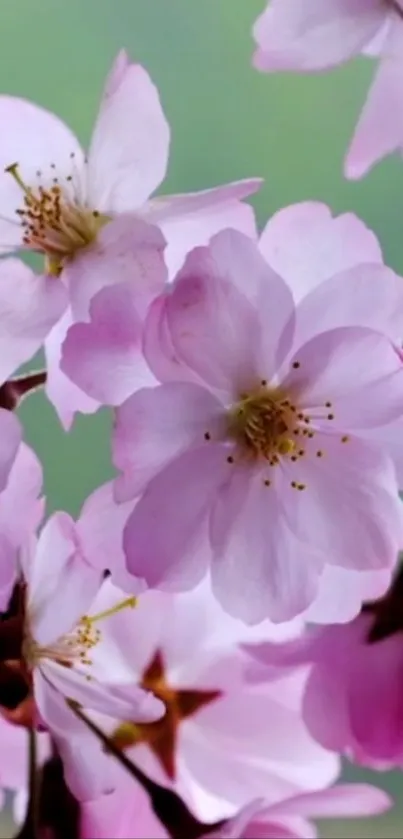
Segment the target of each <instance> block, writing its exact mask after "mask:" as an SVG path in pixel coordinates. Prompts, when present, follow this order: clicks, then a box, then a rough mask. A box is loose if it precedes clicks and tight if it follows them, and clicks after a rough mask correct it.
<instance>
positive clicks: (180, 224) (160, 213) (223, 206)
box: [143, 178, 262, 277]
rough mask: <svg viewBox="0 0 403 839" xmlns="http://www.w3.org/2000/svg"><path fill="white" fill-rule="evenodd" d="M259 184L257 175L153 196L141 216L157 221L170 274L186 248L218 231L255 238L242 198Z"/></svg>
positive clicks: (249, 209)
mask: <svg viewBox="0 0 403 839" xmlns="http://www.w3.org/2000/svg"><path fill="white" fill-rule="evenodd" d="M261 184H262V181H261V180H260V179H258V178H255V179H252V180H247V181H238V182H235V183H232V184H227V185H225V186H219V187H215V188H213V189H206V190H203V191H202V192H190V193H188V194H186V193H185V194H183V195H171V196H167V197H161V198H154V199H152V200H151V201H150V202H149V203H148V204H147V205H146V206H145V208H144V210H143V214H144V217H145V218H146V219H147V220H148V221H150V222H153V223H154V224H158V225H159V226H160V227H161V230H162V231H163V233H164V236H165V238H166V240H167V243H168V246H167V250H166V253H165V259H166V264H167V267H168V271H169V276H170V277H174V276H175V274H176V273H177V271H179V269H180V268H182V265H183V262H184V260H185V257H186V255H187V254H188V253H189V251H191V250H192V249H193V248H195V247H197V246H200V245H208V243H209V240H210V238H211V237H212V236H214V234H216V233H218V232H219V231H220V230H224V229H226V228H231V229H234V230H239V231H241V233H245V234H246V235H247V236H250V237H251V238H253V239H255V238H256V235H257V231H256V222H255V216H254V212H253V209H252V207H250V206H249V204H244V203H242V199H243V198H247V197H248V196H249V195H251V194H252V193H254V192H256V190H257V189H259V188H260V186H261Z"/></svg>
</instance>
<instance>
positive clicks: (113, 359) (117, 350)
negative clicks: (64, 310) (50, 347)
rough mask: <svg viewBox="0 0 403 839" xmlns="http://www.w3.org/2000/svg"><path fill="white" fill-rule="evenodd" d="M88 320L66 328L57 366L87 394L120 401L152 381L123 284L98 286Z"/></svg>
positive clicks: (128, 291)
mask: <svg viewBox="0 0 403 839" xmlns="http://www.w3.org/2000/svg"><path fill="white" fill-rule="evenodd" d="M90 319H91V320H90V323H77V324H75V325H73V326H72V327H70V329H69V331H68V333H67V337H66V339H65V341H64V344H63V348H62V359H61V365H60V366H61V369H62V371H63V372H64V373H65V374H66V375H67V376H68V377H69V378H70V379H71V380H72V381H73V382H74V383H75V384H76V385H78V387H79V388H81V390H83V391H84V392H85V393H86V394H87V395H88V396H90V397H91V398H92V399H95V400H97V401H98V402H100V403H101V404H104V405H120V404H121V403H122V402H124V401H125V399H127V398H128V397H129V396H130V395H131V394H132V393H134V391H135V390H137V389H138V388H139V387H144V386H146V385H147V384H152V383H153V382H154V376H153V375H152V373H151V371H150V369H149V367H148V365H147V363H146V361H145V359H144V356H143V353H142V334H143V329H142V322H141V319H140V317H139V314H138V312H137V310H136V307H135V295H133V290H132V289H131V288H130V287H129V286H128V284H120V285H116V286H114V287H110V286H107V287H106V288H103V289H102V290H101V291H100V292H98V294H97V295H96V296H95V297H94V298H93V300H92V302H91V304H90Z"/></svg>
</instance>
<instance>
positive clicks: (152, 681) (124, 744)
mask: <svg viewBox="0 0 403 839" xmlns="http://www.w3.org/2000/svg"><path fill="white" fill-rule="evenodd" d="M141 685H142V687H143V688H144V689H145V690H151V691H152V692H153V693H154V695H155V696H157V697H158V698H159V699H161V700H162V702H164V704H165V708H166V711H165V715H164V716H163V717H162V719H160V720H157V721H156V722H152V723H137V724H136V723H132V722H123V723H121V724H120V725H119V726H118V728H117V729H116V730H115V732H114V733H113V736H112V739H113V742H114V744H115V746H117V747H118V748H120V749H122V750H124V749H128V748H130V747H132V746H136V745H139V744H140V743H143V744H147V745H148V746H149V748H150V749H151V751H152V752H153V754H154V755H155V757H156V758H157V760H158V761H159V763H160V764H161V766H162V767H163V769H164V770H165V772H166V773H167V775H168V777H169V778H171V779H174V778H175V777H176V747H177V737H178V729H179V727H180V725H181V723H182V722H183V720H186V719H189V717H192V716H193V715H194V714H197V712H198V711H199V710H201V709H202V708H204V707H206V706H207V705H209V704H210V703H211V702H214V701H215V700H216V699H219V698H220V697H221V695H222V694H221V691H219V690H202V689H199V688H198V689H195V690H192V689H191V688H188V689H185V688H175V687H172V686H171V685H170V684H169V683H168V682H167V678H166V672H165V663H164V659H163V655H162V653H161V652H160V651H159V650H157V651H156V653H155V655H154V657H153V658H152V660H151V661H150V663H149V665H148V667H147V668H146V670H145V672H144V674H143V679H142V682H141Z"/></svg>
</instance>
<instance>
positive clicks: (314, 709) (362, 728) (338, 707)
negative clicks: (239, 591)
mask: <svg viewBox="0 0 403 839" xmlns="http://www.w3.org/2000/svg"><path fill="white" fill-rule="evenodd" d="M401 615H402V574H401V572H400V573H399V575H398V577H397V578H396V581H395V583H394V584H393V586H392V588H391V590H390V592H389V593H388V594H387V595H386V596H385V597H384V598H382V599H381V600H378V601H376V602H372V603H368V604H366V605H365V606H364V608H363V611H362V612H361V614H360V615H358V617H356V618H355V620H353V621H352V622H351V623H347V624H345V625H343V626H326V627H323V628H319V627H316V628H315V629H311V630H307V631H306V633H305V634H303V635H302V636H301V638H300V639H297V640H294V641H291V642H290V643H287V642H286V643H285V644H278V645H275V644H270V643H263V644H261V645H259V644H257V645H255V646H254V645H251V646H250V647H248V650H249V652H250V653H251V655H252V656H253V657H254V658H255V659H256V660H257V661H258V662H260V663H261V665H262V667H263V669H262V671H261V675H260V677H261V678H262V679H263V680H265V679H266V678H267V672H265V667H267V668H269V671H270V673H272V669H273V667H274V668H275V667H277V668H279V672H282V673H284V672H287V669H289V672H295V668H298V667H300V668H302V669H303V671H304V672H306V667H307V666H308V667H309V670H310V675H309V678H308V681H307V684H306V690H305V696H304V703H303V715H304V719H305V721H306V723H307V725H308V726H309V729H310V731H311V733H312V736H313V737H315V738H316V739H317V740H318V742H320V743H322V745H323V746H324V747H325V748H328V749H332V750H333V751H335V752H337V753H340V754H343V755H345V756H346V757H348V758H350V760H352V761H354V763H359V764H362V765H364V766H368V767H371V768H374V769H388V768H394V767H396V766H398V767H399V766H401V765H402V762H403V733H402V726H401V710H400V709H401V704H402V684H401V671H402V649H401V629H402V617H401ZM254 678H257V679H259V671H256V670H255V671H254Z"/></svg>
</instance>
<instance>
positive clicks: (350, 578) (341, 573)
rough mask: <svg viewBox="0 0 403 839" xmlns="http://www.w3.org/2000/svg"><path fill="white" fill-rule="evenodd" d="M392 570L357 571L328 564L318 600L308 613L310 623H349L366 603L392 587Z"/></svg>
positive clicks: (307, 618) (305, 616) (306, 618)
mask: <svg viewBox="0 0 403 839" xmlns="http://www.w3.org/2000/svg"><path fill="white" fill-rule="evenodd" d="M391 580H392V569H389V568H387V569H384V570H381V571H353V570H352V569H351V568H348V569H347V568H338V567H337V566H335V565H326V566H325V568H324V569H323V573H322V576H321V578H320V584H319V592H318V596H317V598H316V600H314V602H313V603H312V605H311V606H310V607H309V608H308V610H307V611H306V612H305V614H304V618H305V620H306V621H308V623H323V624H329V623H347V622H348V621H351V620H353V618H355V617H356V615H358V613H359V612H360V609H361V606H362V605H363V603H365V602H369V601H371V600H378V599H379V598H380V597H382V596H383V595H384V594H385V593H386V592H387V590H388V588H389V586H390V583H391Z"/></svg>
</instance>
